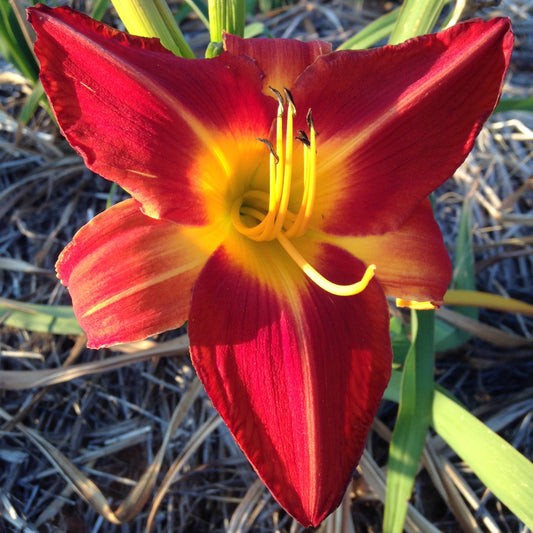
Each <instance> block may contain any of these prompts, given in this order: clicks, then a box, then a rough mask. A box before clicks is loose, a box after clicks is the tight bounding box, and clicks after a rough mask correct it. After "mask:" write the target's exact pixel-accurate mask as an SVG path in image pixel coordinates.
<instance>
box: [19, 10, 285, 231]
mask: <svg viewBox="0 0 533 533" xmlns="http://www.w3.org/2000/svg"><path fill="white" fill-rule="evenodd" d="M29 20H30V22H31V23H32V24H33V26H34V28H35V30H36V32H37V37H38V38H37V43H36V45H35V53H36V54H37V56H38V58H39V61H40V63H41V79H42V82H43V86H44V88H45V91H46V93H47V95H48V97H49V99H50V102H51V105H52V108H53V110H54V113H55V115H56V117H57V120H58V122H59V124H60V126H61V128H62V131H63V133H64V135H65V136H66V138H67V139H68V141H69V142H70V143H71V144H72V146H73V147H74V148H75V149H76V150H77V151H78V152H79V153H80V154H81V155H82V156H83V157H84V159H85V162H86V164H87V165H88V167H89V168H91V169H92V170H94V171H95V172H97V173H99V174H101V175H102V176H104V177H105V178H107V179H110V180H113V181H116V182H117V183H119V184H120V185H121V186H122V187H124V188H125V189H127V190H128V191H129V192H130V193H131V194H132V195H133V196H134V198H136V199H137V200H138V201H140V202H141V204H142V206H143V210H144V212H145V213H146V214H148V215H149V216H152V217H154V218H168V219H171V220H173V221H176V222H180V223H185V224H195V225H200V224H205V223H207V222H208V221H209V220H212V216H211V215H212V213H210V212H209V211H210V208H211V207H213V206H215V207H216V203H217V202H223V201H224V198H225V197H226V195H227V189H228V187H230V183H229V182H230V181H231V180H232V179H235V176H236V175H242V176H243V177H244V176H246V175H248V176H249V175H250V172H252V171H253V170H254V168H255V167H256V166H257V160H256V159H254V157H255V156H254V154H255V153H259V148H257V147H256V146H255V145H258V144H259V143H258V142H257V141H256V140H255V139H256V137H266V136H267V135H268V132H269V130H270V126H271V123H272V119H273V117H274V116H275V107H276V104H275V102H273V101H272V98H268V97H266V96H265V95H264V94H263V93H262V75H261V72H260V71H259V69H258V68H257V66H256V65H255V64H254V62H253V61H252V60H250V59H249V58H247V57H244V56H242V57H233V56H231V55H230V54H224V57H219V58H215V59H210V60H200V59H197V60H190V59H182V58H179V57H176V56H174V55H173V54H172V53H170V52H168V51H167V50H165V49H164V48H162V47H161V45H160V44H159V43H158V42H157V41H156V40H154V39H146V38H140V37H132V36H130V35H128V34H125V33H121V32H118V31H116V30H114V29H112V28H110V27H107V26H105V25H103V24H100V23H98V22H95V21H94V20H92V19H90V18H88V17H86V16H84V15H82V14H80V13H77V12H75V11H72V10H70V9H68V8H57V9H50V8H47V7H45V6H43V5H39V6H37V7H35V8H32V9H30V10H29ZM250 150H251V153H252V156H251V162H247V161H245V159H246V158H245V157H243V154H247V155H248V152H249V151H250ZM263 152H264V150H263V151H262V152H261V154H262V153H263ZM207 193H209V194H208V195H207ZM206 196H209V198H210V200H209V201H206Z"/></svg>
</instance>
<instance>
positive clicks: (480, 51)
mask: <svg viewBox="0 0 533 533" xmlns="http://www.w3.org/2000/svg"><path fill="white" fill-rule="evenodd" d="M512 43H513V36H512V32H511V30H510V24H509V21H508V19H494V20H491V21H489V22H481V21H471V22H467V23H464V24H459V25H457V26H454V27H452V28H450V29H449V30H446V31H444V32H441V33H437V34H435V35H425V36H422V37H418V38H416V39H412V40H410V41H407V42H406V43H404V44H401V45H399V46H386V47H384V48H379V49H375V50H371V51H367V52H355V51H341V52H335V53H333V54H329V55H324V56H321V57H319V58H318V59H317V60H316V61H315V63H313V65H311V66H310V67H309V68H308V69H307V70H306V71H305V72H304V73H303V74H302V75H301V76H300V77H299V78H298V80H297V81H296V85H295V87H294V88H293V92H292V94H293V97H294V100H295V103H296V106H297V107H298V108H304V109H307V108H311V109H312V112H313V118H314V123H315V125H316V128H317V131H318V133H319V137H318V139H317V140H318V146H317V151H318V155H317V165H318V167H317V193H316V195H317V199H316V204H315V212H314V213H315V216H314V218H313V223H314V225H315V227H318V228H321V229H322V230H324V231H327V232H332V233H336V234H340V235H358V236H359V235H369V234H374V235H375V234H379V233H385V232H387V231H394V230H396V229H398V228H399V227H400V226H401V224H402V223H403V222H404V221H405V220H407V218H408V217H409V215H410V214H411V212H412V211H413V209H414V208H415V207H416V206H417V205H418V204H419V203H420V202H421V200H422V199H423V198H424V197H426V196H427V195H428V194H429V193H430V192H431V191H433V190H434V189H435V188H437V187H438V186H439V185H440V184H442V183H443V182H444V181H445V180H446V179H448V178H449V177H450V176H451V175H452V174H453V172H454V171H455V170H456V168H457V167H458V166H459V165H460V164H461V162H462V161H463V160H464V158H465V157H466V155H467V154H468V152H469V151H470V150H471V148H472V146H473V143H474V139H475V137H476V135H477V134H478V132H479V130H480V129H481V126H482V125H483V123H484V121H485V120H486V119H487V118H488V117H489V115H490V113H491V112H492V110H493V109H494V107H495V105H496V103H497V102H498V99H499V97H500V92H501V87H502V82H503V78H504V75H505V72H506V70H507V66H508V63H509V58H510V54H511V50H512ZM304 114H305V113H304ZM300 115H302V114H301V113H300ZM303 120H304V118H302V117H301V118H300V121H302V123H301V125H300V127H302V129H305V127H304V126H305V124H304V123H303Z"/></svg>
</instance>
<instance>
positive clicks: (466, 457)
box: [432, 388, 533, 528]
mask: <svg viewBox="0 0 533 533" xmlns="http://www.w3.org/2000/svg"><path fill="white" fill-rule="evenodd" d="M432 425H433V427H434V428H435V431H437V433H438V434H439V435H440V436H441V437H442V438H443V439H444V440H445V441H446V442H447V443H448V445H449V446H450V447H451V448H452V449H453V450H454V451H455V452H456V453H457V455H458V456H459V457H461V459H462V460H463V461H465V462H466V463H467V464H468V466H469V467H470V468H471V469H472V470H473V471H474V472H475V474H476V475H477V477H478V478H479V479H480V480H481V481H482V482H483V483H484V484H485V485H486V486H487V488H488V489H489V490H490V491H491V492H492V493H493V494H494V495H495V496H496V497H497V498H499V499H500V500H501V501H502V502H503V503H504V504H505V505H506V506H507V507H509V509H510V510H511V511H512V512H513V513H514V514H515V515H516V516H517V517H518V518H519V519H520V520H522V521H523V522H524V523H525V524H526V525H527V526H528V527H529V528H532V527H533V505H532V502H533V463H531V462H530V461H528V459H526V457H524V456H523V455H522V454H520V452H518V451H517V450H515V449H514V448H513V447H512V446H511V445H510V444H509V443H508V442H506V441H505V440H504V439H502V438H501V437H500V436H499V435H497V434H496V433H494V432H493V431H492V430H491V429H490V428H488V427H487V426H486V425H485V424H483V423H482V422H481V421H480V420H478V419H477V418H476V417H475V416H473V415H471V414H470V413H469V412H468V411H467V410H466V409H465V408H464V407H462V406H461V405H459V403H457V401H455V400H454V399H452V398H451V397H450V396H448V394H447V393H446V392H445V391H444V390H443V389H440V388H437V390H436V391H435V398H434V400H433V415H432Z"/></svg>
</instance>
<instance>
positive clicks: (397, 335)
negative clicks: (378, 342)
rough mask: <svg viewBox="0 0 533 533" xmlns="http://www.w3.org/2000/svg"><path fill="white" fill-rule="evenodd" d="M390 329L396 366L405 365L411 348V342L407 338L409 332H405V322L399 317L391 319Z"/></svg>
mask: <svg viewBox="0 0 533 533" xmlns="http://www.w3.org/2000/svg"><path fill="white" fill-rule="evenodd" d="M389 329H390V336H391V342H392V351H393V353H394V364H395V365H403V364H404V363H405V358H406V357H407V354H408V352H409V348H410V347H411V341H410V340H409V337H408V336H407V331H405V327H404V325H403V322H402V321H401V320H400V319H399V318H398V317H396V316H393V317H391V319H390V327H389Z"/></svg>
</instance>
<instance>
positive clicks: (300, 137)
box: [295, 130, 311, 146]
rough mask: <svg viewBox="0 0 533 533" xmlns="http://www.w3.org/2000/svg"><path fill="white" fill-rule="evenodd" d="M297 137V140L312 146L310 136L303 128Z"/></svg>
mask: <svg viewBox="0 0 533 533" xmlns="http://www.w3.org/2000/svg"><path fill="white" fill-rule="evenodd" d="M295 139H296V140H297V141H300V142H301V143H302V144H305V145H306V146H311V143H310V142H309V137H308V136H307V133H305V131H303V130H298V135H296V137H295Z"/></svg>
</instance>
